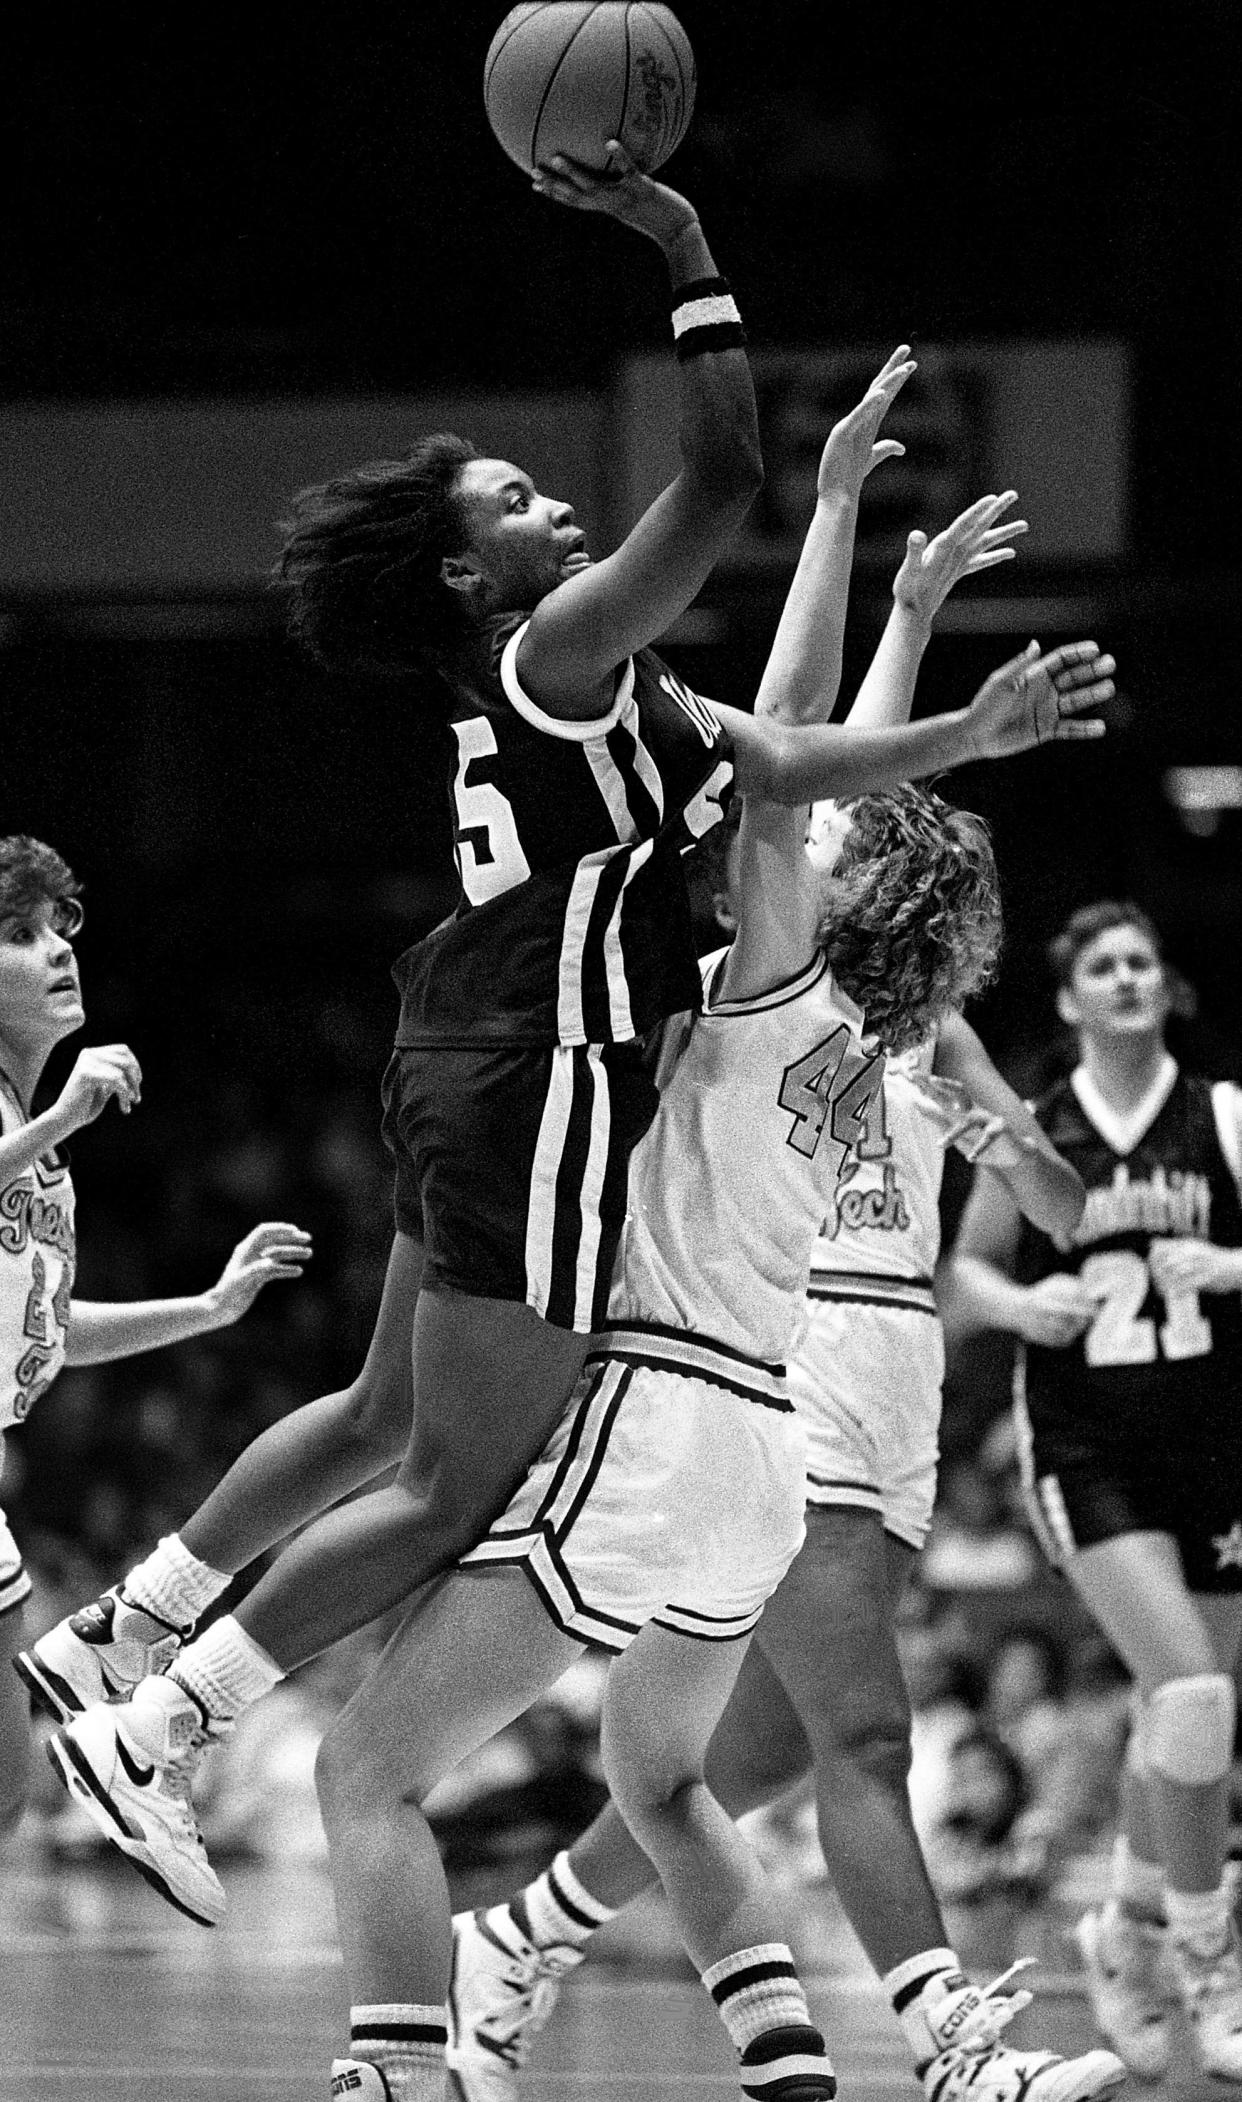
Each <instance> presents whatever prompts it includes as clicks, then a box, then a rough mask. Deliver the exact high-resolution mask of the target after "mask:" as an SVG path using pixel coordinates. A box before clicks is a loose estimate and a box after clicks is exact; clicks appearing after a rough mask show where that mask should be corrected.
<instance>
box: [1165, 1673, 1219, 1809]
mask: <svg viewBox="0 0 1242 2102" xmlns="http://www.w3.org/2000/svg"><path fill="white" fill-rule="evenodd" d="M1144 1709H1145V1713H1144V1719H1143V1729H1142V1758H1143V1762H1144V1764H1145V1766H1146V1768H1147V1769H1148V1771H1154V1772H1155V1773H1157V1774H1160V1775H1162V1776H1163V1778H1164V1779H1165V1780H1167V1781H1180V1782H1181V1783H1183V1785H1185V1786H1187V1787H1191V1788H1202V1787H1206V1786H1207V1785H1208V1784H1209V1783H1210V1782H1212V1781H1221V1780H1223V1779H1224V1777H1225V1775H1226V1774H1227V1773H1228V1771H1229V1768H1230V1765H1231V1764H1232V1761H1233V1741H1234V1730H1235V1727H1236V1722H1237V1694H1236V1692H1235V1690H1234V1684H1233V1680H1232V1679H1231V1678H1229V1677H1227V1676H1226V1674H1225V1673H1224V1672H1223V1671H1203V1672H1197V1673H1196V1674H1195V1675H1194V1676H1193V1677H1192V1678H1185V1679H1166V1680H1165V1682H1164V1684H1163V1686H1157V1688H1156V1690H1155V1692H1154V1693H1151V1694H1149V1695H1148V1697H1147V1700H1146V1702H1145V1703H1144Z"/></svg>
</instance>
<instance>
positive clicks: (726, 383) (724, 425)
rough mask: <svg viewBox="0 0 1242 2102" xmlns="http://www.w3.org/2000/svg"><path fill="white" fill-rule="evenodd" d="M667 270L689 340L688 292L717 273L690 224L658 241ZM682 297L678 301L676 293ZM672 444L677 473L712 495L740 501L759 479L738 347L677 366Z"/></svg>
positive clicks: (751, 400) (743, 359) (744, 362)
mask: <svg viewBox="0 0 1242 2102" xmlns="http://www.w3.org/2000/svg"><path fill="white" fill-rule="evenodd" d="M660 245H661V247H662V248H663V250H664V256H665V260H666V262H667V264H668V273H669V289H670V292H671V294H672V300H673V306H674V310H675V311H676V310H677V309H678V308H679V307H680V308H681V309H682V314H683V319H686V320H689V321H690V322H691V323H692V325H691V326H690V327H689V328H687V329H686V330H685V333H684V336H683V338H682V339H681V340H682V341H683V344H684V347H685V348H691V347H692V346H693V344H694V340H695V328H694V326H693V320H694V314H695V312H696V308H695V299H696V295H695V291H694V288H695V287H696V286H698V285H703V284H710V283H711V281H712V280H714V279H717V278H718V277H719V275H720V273H719V271H718V270H717V268H716V264H715V261H714V259H713V257H712V253H711V250H710V248H709V247H708V245H707V240H706V237H705V235H704V233H703V229H702V227H701V226H700V225H699V222H698V220H697V218H696V219H694V220H692V221H691V222H690V223H689V224H687V225H686V226H685V227H683V228H682V229H681V230H680V231H679V232H678V233H677V234H675V235H671V236H670V237H669V238H668V239H666V240H663V241H662V242H661V244H660ZM683 294H684V295H686V297H685V298H683V297H682V295H683ZM715 310H716V309H715V307H713V306H707V305H705V306H704V307H703V308H702V309H698V310H697V311H699V312H701V314H702V317H703V318H702V322H701V324H700V326H705V325H710V315H711V313H712V312H714V311H715ZM677 391H678V429H677V442H678V446H679V449H680V451H681V456H682V460H683V462H684V468H683V471H684V472H686V473H688V474H691V475H693V476H695V477H696V478H699V479H702V480H704V481H707V482H709V483H710V484H711V486H712V487H713V489H717V490H720V491H722V492H723V491H725V490H728V489H733V490H736V491H737V492H738V493H739V494H740V495H744V496H745V497H746V499H747V501H749V500H750V498H751V497H753V496H754V494H755V492H756V491H757V490H758V489H759V487H760V485H761V483H762V481H763V453H762V451H761V449H760V444H759V412H758V409H757V408H756V405H755V386H754V381H753V379H752V378H751V371H750V360H749V359H748V357H747V355H746V351H745V347H744V345H743V344H741V343H740V342H738V343H737V344H734V345H729V346H726V347H725V348H723V349H717V350H698V351H696V352H695V354H694V355H692V356H688V357H685V356H683V357H679V358H678V360H677Z"/></svg>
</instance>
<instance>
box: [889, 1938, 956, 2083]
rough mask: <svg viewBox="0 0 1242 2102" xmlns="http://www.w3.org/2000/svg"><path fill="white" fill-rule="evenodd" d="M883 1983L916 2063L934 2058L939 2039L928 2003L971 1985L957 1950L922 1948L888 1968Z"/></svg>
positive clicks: (933, 2002)
mask: <svg viewBox="0 0 1242 2102" xmlns="http://www.w3.org/2000/svg"><path fill="white" fill-rule="evenodd" d="M880 1983H881V1984H882V1985H883V1987H884V1990H885V1992H886V1993H887V1994H888V1997H889V1999H890V2000H891V2002H892V2007H893V2013H894V2014H895V2015H896V2017H897V2019H898V2021H899V2022H900V2023H901V2026H902V2028H903V2029H904V2030H905V2032H906V2037H907V2040H908V2042H909V2045H910V2049H911V2050H912V2051H913V2053H914V2056H915V2061H916V2063H918V2064H920V2065H921V2064H922V2063H923V2062H924V2060H925V2059H926V2058H927V2057H928V2056H929V2055H930V2056H932V2057H935V2056H936V2054H937V2052H938V2050H939V2048H940V2039H939V2037H938V2036H937V2034H936V2032H935V2030H934V2029H933V2028H932V2026H931V2022H930V2019H929V2017H928V2013H927V2008H928V2004H929V2002H930V2003H931V2004H932V2005H934V2004H935V2002H936V2001H937V2000H939V1999H942V1998H943V1997H944V1995H945V1994H947V1993H954V1992H961V1991H963V1989H964V1988H965V1987H967V1986H969V1984H970V1980H969V1978H968V1977H967V1976H966V1973H965V1971H964V1970H963V1969H962V1966H961V1964H960V1963H959V1961H958V1957H957V1951H956V1950H955V1949H922V1950H920V1952H919V1954H918V1955H917V1956H907V1958H906V1960H905V1962H904V1963H898V1964H894V1966H893V1968H892V1970H891V1971H885V1973H884V1976H883V1978H882V1979H881V1981H880Z"/></svg>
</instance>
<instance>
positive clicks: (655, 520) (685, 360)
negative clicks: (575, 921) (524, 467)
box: [518, 140, 763, 712]
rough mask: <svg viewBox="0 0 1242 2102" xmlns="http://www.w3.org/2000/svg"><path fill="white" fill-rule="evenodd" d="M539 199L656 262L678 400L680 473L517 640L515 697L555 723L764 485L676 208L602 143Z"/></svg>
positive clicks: (747, 420) (710, 295) (691, 217)
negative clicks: (623, 230) (598, 222)
mask: <svg viewBox="0 0 1242 2102" xmlns="http://www.w3.org/2000/svg"><path fill="white" fill-rule="evenodd" d="M535 187H536V189H537V190H538V191H539V192H540V194H541V195H543V196H545V197H548V198H551V199H553V200H555V201H556V202H558V203H561V204H565V205H569V206H571V207H573V208H575V209H577V210H580V211H591V212H601V213H604V214H606V215H607V216H609V217H611V218H613V219H616V220H618V221H619V222H620V223H621V224H622V225H623V226H629V227H632V228H633V229H634V231H635V232H636V233H641V234H644V235H646V236H647V238H648V239H650V240H652V241H654V242H655V243H656V244H657V246H658V247H659V248H660V249H661V251H662V253H663V255H664V258H665V261H666V262H667V264H668V270H669V279H670V284H671V289H672V297H673V327H674V331H675V340H676V348H677V361H678V363H677V369H678V378H679V388H680V420H679V427H678V442H679V446H680V450H681V467H680V470H679V472H678V473H677V475H676V476H675V478H674V480H673V481H672V482H671V483H670V484H669V486H668V488H667V489H665V490H664V491H663V492H662V493H661V494H660V496H658V497H657V498H656V500H655V502H654V503H653V504H652V505H651V507H650V509H649V510H647V511H646V512H645V513H644V514H643V516H642V517H641V518H640V519H639V520H638V522H637V524H636V525H635V526H634V527H633V528H632V529H631V531H630V533H629V534H628V535H627V537H626V539H625V540H624V541H623V542H622V544H621V546H620V547H619V548H617V549H616V551H615V552H614V553H613V554H611V555H609V556H607V557H606V558H605V559H603V560H602V561H600V562H598V563H595V564H593V565H592V566H591V567H589V568H588V567H585V566H584V567H583V568H582V569H581V571H580V572H579V573H578V574H577V575H574V576H571V577H568V578H567V579H566V581H565V583H564V585H563V586H562V588H561V589H559V590H557V591H556V592H554V593H550V594H549V595H548V597H547V598H545V599H543V600H542V601H541V602H540V604H539V606H538V607H537V609H536V611H535V613H534V614H533V616H532V618H531V623H530V627H529V629H528V630H527V633H526V635H525V636H524V638H523V641H522V645H521V649H520V652H519V658H518V665H519V670H520V673H521V678H522V682H523V685H524V686H525V687H526V689H527V691H528V692H530V693H531V694H532V695H533V696H534V697H536V698H537V699H538V700H539V701H540V702H541V703H542V704H543V705H544V706H546V707H548V708H549V709H551V710H552V711H553V712H555V709H556V704H557V702H558V700H560V699H562V698H568V699H571V700H574V701H576V700H577V699H578V698H579V697H580V696H581V694H582V692H583V689H584V688H589V687H591V686H593V685H595V684H597V683H599V682H600V681H603V680H605V679H608V678H610V677H611V674H612V672H613V670H614V668H615V667H616V666H617V665H618V664H620V663H622V662H623V661H624V660H625V658H626V657H628V656H629V655H630V653H631V652H632V651H634V650H636V649H640V648H642V647H643V646H644V645H645V644H647V643H650V642H652V641H654V640H655V638H656V636H658V635H659V634H661V633H662V631H663V630H664V629H665V628H666V627H667V626H668V625H669V623H670V622H671V621H673V620H674V619H676V617H677V615H678V614H679V613H681V612H683V611H684V610H685V608H686V607H687V606H688V605H689V604H690V602H691V600H692V599H693V598H694V597H695V596H696V594H697V593H698V591H699V590H700V588H701V586H702V585H703V583H704V582H705V580H706V578H707V576H708V575H709V573H710V571H711V569H712V568H713V566H714V564H715V562H716V560H717V558H718V557H719V555H720V554H721V552H722V551H723V549H724V548H725V547H726V546H727V544H728V542H729V540H730V539H731V537H732V535H733V533H734V532H735V531H736V529H737V527H738V525H739V524H740V523H741V520H742V518H743V517H744V515H745V513H746V511H747V509H748V508H749V506H750V504H751V502H752V501H753V499H754V496H755V493H756V491H757V490H758V488H759V486H760V483H761V482H762V479H763V467H762V460H761V456H760V450H759V427H758V421H757V417H756V413H755V394H754V387H753V385H752V383H751V376H750V367H749V364H748V362H747V358H746V351H745V348H744V344H743V336H742V329H741V324H740V319H739V317H738V311H737V308H736V306H735V304H734V301H733V297H732V294H731V292H730V291H729V288H728V286H727V285H726V284H725V283H724V281H723V280H722V279H721V277H720V275H719V273H718V271H717V269H716V265H715V262H714V261H713V259H712V255H711V251H710V249H709V248H708V245H707V241H706V239H705V237H704V234H703V230H702V227H701V226H700V224H699V220H698V215H697V213H696V212H695V210H694V207H693V205H691V204H690V203H689V202H688V201H687V200H686V198H684V197H683V196H681V195H680V193H679V192H678V191H676V190H672V189H670V188H669V187H668V185H667V184H665V183H660V182H655V181H654V180H653V179H652V178H651V177H650V176H649V175H643V174H641V173H640V172H639V171H638V170H637V169H636V168H635V167H634V165H633V163H632V162H631V161H630V160H629V158H628V156H627V155H626V154H625V153H624V151H623V149H622V148H621V147H620V146H619V145H618V144H617V142H616V141H615V140H614V141H613V142H612V143H611V144H610V147H609V161H608V166H607V168H606V170H605V171H604V173H603V174H598V173H594V172H592V171H591V170H588V169H586V168H583V167H581V166H579V165H578V164H577V163H575V162H570V161H568V160H566V159H565V158H564V157H563V156H561V155H558V156H557V157H556V158H555V159H554V161H553V162H552V163H551V165H550V166H549V167H548V168H546V169H544V170H541V171H540V172H539V173H537V175H536V177H535Z"/></svg>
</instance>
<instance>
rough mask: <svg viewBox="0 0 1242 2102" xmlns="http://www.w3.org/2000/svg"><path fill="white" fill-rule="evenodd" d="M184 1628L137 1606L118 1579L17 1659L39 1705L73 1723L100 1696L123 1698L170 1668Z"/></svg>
mask: <svg viewBox="0 0 1242 2102" xmlns="http://www.w3.org/2000/svg"><path fill="white" fill-rule="evenodd" d="M185 1639H186V1631H185V1630H184V1629H182V1628H175V1627H173V1626H172V1624H171V1623H170V1622H169V1621H166V1620H160V1619H159V1617H158V1616H157V1615H156V1614H154V1613H150V1612H148V1611H147V1609H146V1607H145V1606H135V1605H133V1604H132V1603H131V1602H130V1600H129V1599H127V1598H126V1597H125V1594H124V1591H123V1590H122V1588H121V1586H120V1585H119V1584H118V1585H116V1586H115V1588H114V1589H113V1590H111V1591H105V1592H104V1595H103V1597H102V1598H97V1599H94V1600H92V1602H91V1604H90V1605H89V1606H83V1608H82V1610H81V1612H80V1613H71V1614H70V1616H69V1618H68V1619H67V1620H61V1621H58V1622H57V1624H56V1626H55V1627H54V1628H50V1629H49V1630H48V1632H47V1634H46V1635H40V1637H39V1639H38V1641H37V1642H35V1643H32V1645H31V1647H30V1648H29V1649H24V1650H22V1651H20V1652H19V1654H18V1655H17V1656H16V1657H14V1659H13V1669H14V1671H15V1672H16V1673H17V1675H18V1677H19V1679H21V1680H22V1681H23V1682H24V1684H25V1685H26V1686H27V1687H28V1688H29V1689H30V1697H31V1699H32V1700H33V1701H34V1703H35V1705H36V1706H37V1707H39V1708H42V1709H43V1710H44V1711H45V1712H46V1713H47V1714H48V1715H50V1716H51V1717H52V1718H53V1720H54V1721H55V1722H69V1721H70V1720H71V1718H72V1717H73V1716H75V1715H80V1714H81V1713H82V1711H83V1709H84V1708H90V1707H93V1706H94V1704H95V1702H96V1701H116V1700H124V1698H125V1696H126V1694H128V1693H130V1692H132V1690H133V1688H134V1687H135V1686H136V1685H137V1684H138V1681H139V1679H145V1678H147V1677H149V1676H150V1674H151V1673H153V1672H159V1671H166V1670H167V1669H168V1666H169V1665H170V1664H171V1663H172V1660H173V1658H174V1657H175V1656H176V1654H177V1651H178V1650H179V1649H180V1648H181V1645H182V1643H183V1642H184V1641H185Z"/></svg>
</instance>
